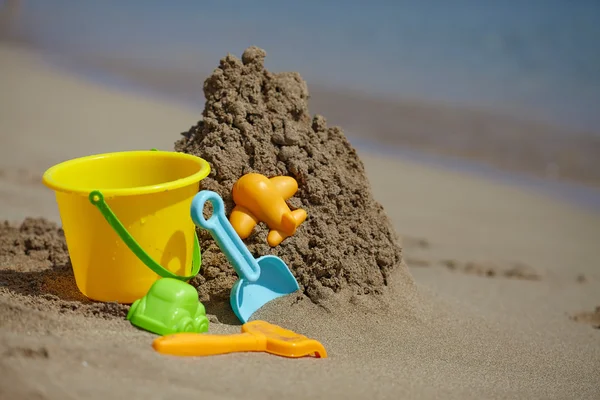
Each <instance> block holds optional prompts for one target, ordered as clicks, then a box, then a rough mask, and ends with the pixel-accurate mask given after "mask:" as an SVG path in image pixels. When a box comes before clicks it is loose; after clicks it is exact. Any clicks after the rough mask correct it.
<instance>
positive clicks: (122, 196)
mask: <svg viewBox="0 0 600 400" xmlns="http://www.w3.org/2000/svg"><path fill="white" fill-rule="evenodd" d="M209 172H210V166H209V164H208V162H206V161H205V160H203V159H201V158H199V157H195V156H192V155H189V154H183V153H178V152H170V151H156V150H148V151H125V152H116V153H107V154H98V155H92V156H87V157H81V158H77V159H73V160H69V161H65V162H63V163H60V164H57V165H55V166H53V167H51V168H50V169H48V170H47V171H46V172H45V173H44V176H43V182H44V184H45V185H46V186H48V187H49V188H51V189H53V190H54V191H55V192H56V202H57V204H58V210H59V213H60V218H61V220H62V225H63V230H64V233H65V239H66V242H67V247H68V249H69V255H70V258H71V264H72V266H73V273H74V275H75V281H76V282H77V287H78V288H79V290H80V291H81V292H82V293H83V294H84V295H85V296H87V297H88V298H90V299H93V300H98V301H116V302H119V303H132V302H133V301H135V300H136V299H139V298H141V297H143V296H144V295H145V294H146V293H147V292H148V289H150V286H151V285H152V284H153V283H154V282H155V281H156V280H157V279H159V278H160V277H171V278H178V279H181V280H188V279H190V278H192V277H193V276H194V275H195V274H197V273H198V270H199V268H200V249H199V245H198V238H197V237H196V230H195V225H194V223H193V221H192V219H191V217H190V207H191V204H192V199H193V198H194V196H195V195H196V194H197V193H198V190H199V187H200V181H201V180H202V179H204V178H205V177H206V176H207V175H208V174H209ZM155 260H157V261H155Z"/></svg>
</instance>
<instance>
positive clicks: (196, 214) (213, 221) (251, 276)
mask: <svg viewBox="0 0 600 400" xmlns="http://www.w3.org/2000/svg"><path fill="white" fill-rule="evenodd" d="M207 201H209V202H210V203H211V204H212V207H213V213H212V215H211V216H210V218H209V219H206V218H204V214H203V213H202V210H204V204H206V202H207ZM191 214H192V221H194V224H196V225H198V226H200V227H201V228H203V229H206V230H207V231H209V232H210V234H211V236H212V237H213V239H214V240H215V241H216V242H217V244H218V245H219V248H220V249H221V251H222V252H223V253H225V256H226V257H227V260H229V263H230V264H231V265H232V266H233V269H235V272H237V274H238V276H239V277H241V278H244V279H246V280H248V281H250V282H256V280H257V279H258V278H259V276H260V267H259V265H258V262H257V261H256V259H255V258H254V257H252V254H250V251H248V248H247V247H246V245H245V244H244V242H242V239H240V237H239V235H238V234H237V232H236V231H235V230H234V229H233V226H231V223H230V222H229V220H228V219H227V217H226V216H225V205H224V204H223V199H222V198H221V196H219V195H218V194H217V193H215V192H213V191H210V190H202V191H200V192H198V194H197V195H196V196H194V199H193V200H192V207H191Z"/></svg>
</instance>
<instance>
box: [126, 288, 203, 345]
mask: <svg viewBox="0 0 600 400" xmlns="http://www.w3.org/2000/svg"><path fill="white" fill-rule="evenodd" d="M127 319H128V320H129V321H130V322H131V323H132V324H133V325H135V326H137V327H138V328H142V329H145V330H147V331H150V332H152V333H157V334H159V335H168V334H171V333H176V332H197V333H201V332H207V331H208V318H206V311H205V309H204V305H203V304H202V303H200V301H198V292H197V291H196V289H195V288H194V287H193V286H192V285H190V284H188V283H185V282H182V281H180V280H178V279H173V278H163V279H159V280H158V281H156V282H154V284H153V285H152V287H151V288H150V290H149V291H148V294H146V295H145V296H144V297H143V298H141V299H139V300H136V301H134V302H133V304H132V305H131V308H130V309H129V312H128V313H127Z"/></svg>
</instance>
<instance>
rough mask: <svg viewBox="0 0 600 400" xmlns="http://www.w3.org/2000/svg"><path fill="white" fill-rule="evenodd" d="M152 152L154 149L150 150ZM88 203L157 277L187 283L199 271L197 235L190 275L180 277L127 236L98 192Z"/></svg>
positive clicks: (95, 191)
mask: <svg viewBox="0 0 600 400" xmlns="http://www.w3.org/2000/svg"><path fill="white" fill-rule="evenodd" d="M152 150H154V149H152ZM89 199H90V202H91V203H92V204H93V205H94V206H96V207H97V208H98V210H100V213H102V215H103V216H104V218H105V219H106V221H107V222H108V223H109V225H110V226H111V227H112V228H113V229H114V230H115V232H116V233H117V235H119V237H120V238H121V240H123V242H125V244H126V245H127V247H129V249H130V250H131V251H132V252H133V253H134V254H135V255H136V256H137V257H138V258H139V259H140V260H141V261H142V262H143V263H144V264H146V266H147V267H148V268H150V269H151V270H152V271H154V272H155V273H156V274H157V275H160V276H161V277H163V278H175V279H179V280H181V281H188V280H190V279H192V278H193V277H195V276H196V275H198V272H199V271H200V264H201V258H200V242H199V241H198V235H197V234H196V232H195V231H194V252H193V255H192V274H191V275H189V276H181V275H177V274H174V273H172V272H171V271H169V270H168V269H166V268H164V267H163V266H162V265H160V264H159V263H157V262H156V261H154V259H153V258H152V257H150V255H148V253H146V252H145V251H144V249H142V247H141V246H140V245H139V243H138V242H137V241H136V240H135V239H134V238H133V236H131V235H130V234H129V232H128V231H127V228H125V226H123V224H122V223H121V221H119V218H118V217H117V216H116V215H115V213H113V211H112V210H111V209H110V207H109V206H108V204H106V201H105V200H104V195H103V194H102V193H101V192H100V191H99V190H94V191H92V192H91V193H90V195H89Z"/></svg>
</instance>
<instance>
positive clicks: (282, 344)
mask: <svg viewBox="0 0 600 400" xmlns="http://www.w3.org/2000/svg"><path fill="white" fill-rule="evenodd" d="M152 347H153V348H154V350H156V351H157V352H159V353H162V354H170V355H176V356H209V355H216V354H226V353H236V352H246V351H261V352H266V353H271V354H275V355H278V356H282V357H291V358H298V357H305V356H314V357H316V358H327V351H325V347H323V345H322V344H321V343H320V342H318V341H316V340H314V339H309V338H307V337H306V336H303V335H300V334H298V333H295V332H293V331H290V330H288V329H284V328H281V327H279V326H277V325H273V324H270V323H268V322H265V321H252V322H248V323H247V324H244V325H242V333H238V334H235V335H206V334H203V335H198V334H194V333H176V334H173V335H167V336H163V337H160V338H157V339H154V342H153V343H152Z"/></svg>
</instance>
